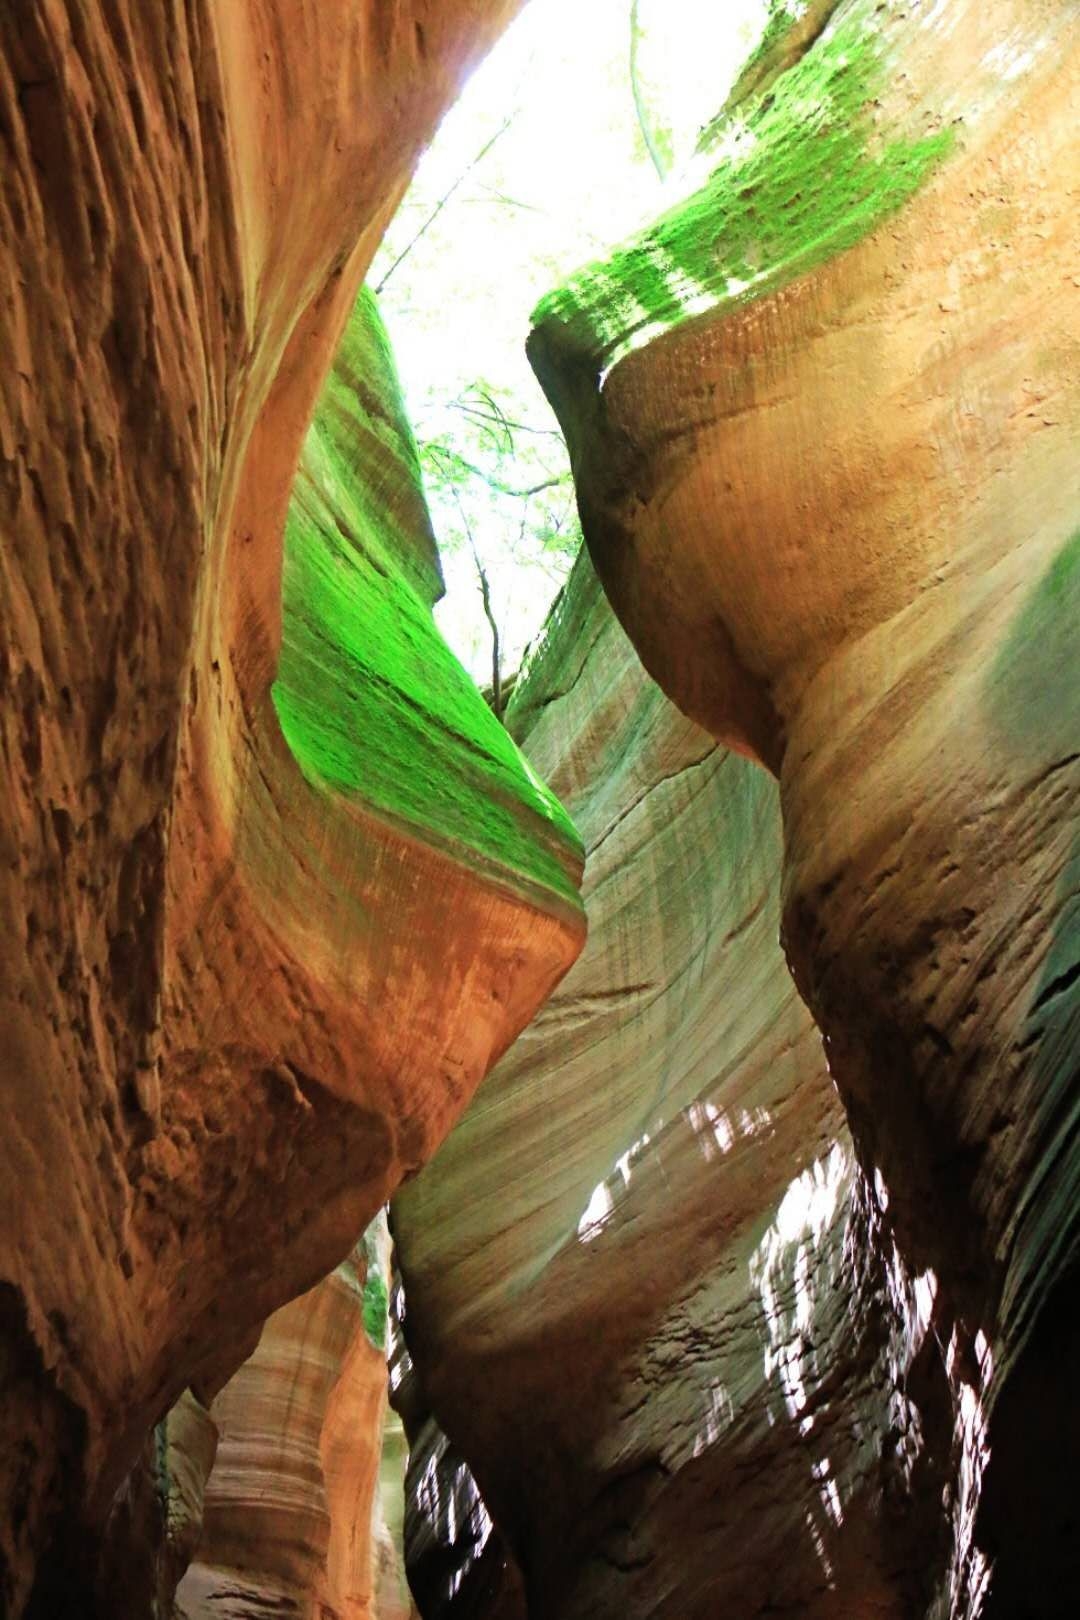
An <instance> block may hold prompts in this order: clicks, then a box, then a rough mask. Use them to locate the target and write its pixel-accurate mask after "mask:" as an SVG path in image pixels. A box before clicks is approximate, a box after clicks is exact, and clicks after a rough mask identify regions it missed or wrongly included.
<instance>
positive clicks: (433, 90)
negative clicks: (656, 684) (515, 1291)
mask: <svg viewBox="0 0 1080 1620" xmlns="http://www.w3.org/2000/svg"><path fill="white" fill-rule="evenodd" d="M513 9H514V7H513V3H512V0H490V3H486V4H481V3H471V0H461V3H453V4H447V3H443V0H440V3H439V4H437V5H436V4H427V3H417V4H414V5H409V6H403V7H395V8H393V9H392V10H388V9H387V8H386V7H384V6H380V5H372V4H369V3H366V0H329V3H327V0H320V3H319V4H318V5H316V4H310V3H303V0H296V3H293V0H289V3H287V4H286V3H283V0H198V3H196V4H193V5H189V6H185V7H180V8H175V7H174V8H165V9H162V8H159V7H154V6H145V5H142V4H129V3H121V4H118V5H111V4H110V5H105V4H102V3H98V0H88V3H86V4H80V5H78V6H66V5H63V4H61V3H59V0H29V3H27V4H25V5H22V4H20V5H18V6H14V7H7V8H4V10H3V12H2V14H0V132H2V140H3V144H4V153H5V156H4V162H3V165H2V170H0V246H2V255H3V258H2V262H3V283H2V285H3V289H4V290H3V293H2V295H0V352H3V354H4V355H5V365H4V368H3V371H2V374H0V522H2V526H3V531H4V536H5V550H4V559H3V569H2V583H0V615H2V622H3V627H4V629H3V640H2V643H0V700H2V701H0V727H2V731H0V736H2V739H3V740H2V746H3V754H4V760H5V766H6V772H7V777H6V785H5V792H4V794H3V799H2V805H0V939H2V941H3V943H2V945H0V950H2V952H3V957H2V971H0V986H2V989H0V994H2V996H3V1010H2V1013H0V1026H2V1064H3V1075H4V1079H5V1081H6V1098H7V1109H6V1114H5V1121H6V1128H5V1131H4V1140H3V1146H2V1148H0V1155H2V1165H0V1279H2V1281H0V1368H2V1377H0V1432H2V1434H3V1437H4V1445H3V1448H2V1450H0V1594H2V1599H0V1601H2V1602H3V1604H4V1605H5V1606H6V1608H7V1610H8V1612H10V1613H11V1614H12V1615H17V1614H19V1613H20V1612H21V1609H22V1607H23V1604H24V1602H25V1600H26V1598H27V1595H28V1593H29V1592H30V1590H31V1587H32V1584H33V1581H34V1572H35V1566H36V1565H37V1563H38V1561H39V1559H41V1558H42V1556H43V1554H44V1552H45V1549H46V1547H47V1545H48V1543H49V1540H50V1537H51V1536H52V1535H53V1534H54V1533H55V1534H56V1535H57V1536H58V1537H59V1541H58V1543H57V1549H58V1550H57V1551H55V1552H54V1553H53V1554H51V1555H49V1556H48V1557H46V1558H45V1559H44V1562H43V1564H42V1580H41V1583H39V1587H38V1591H37V1595H36V1599H35V1602H36V1608H37V1612H38V1613H39V1614H47V1615H49V1616H50V1620H52V1617H53V1616H59V1615H60V1614H61V1613H62V1612H63V1611H64V1605H65V1603H67V1602H68V1595H67V1593H68V1587H69V1586H70V1583H71V1582H73V1583H74V1586H75V1589H76V1590H78V1592H79V1596H78V1602H79V1603H87V1602H89V1601H90V1599H89V1598H87V1597H86V1593H85V1590H84V1587H85V1583H86V1582H87V1581H89V1580H90V1579H91V1575H90V1574H89V1570H90V1567H91V1566H92V1565H93V1563H94V1560H95V1559H96V1557H97V1551H96V1543H97V1540H98V1538H99V1534H100V1531H101V1527H102V1525H103V1523H104V1521H105V1520H106V1518H107V1515H108V1512H109V1508H110V1504H112V1503H113V1501H114V1497H115V1494H116V1492H117V1490H118V1488H119V1487H120V1486H121V1484H122V1482H123V1481H124V1479H125V1476H126V1475H127V1474H128V1472H129V1470H130V1469H131V1468H132V1465H133V1463H134V1462H135V1459H136V1458H137V1456H138V1455H139V1454H140V1448H141V1447H142V1446H143V1443H144V1437H145V1436H146V1435H147V1433H148V1431H149V1429H150V1427H151V1425H152V1424H153V1423H154V1422H155V1421H156V1420H157V1419H159V1418H161V1417H162V1416H163V1414H164V1413H165V1412H166V1411H167V1410H168V1408H169V1407H170V1405H171V1404H172V1403H173V1401H174V1400H175V1398H176V1397H177V1395H178V1394H179V1393H180V1391H181V1390H182V1389H183V1388H184V1387H185V1386H186V1385H188V1384H193V1385H194V1386H195V1387H196V1388H197V1389H198V1390H200V1391H201V1392H202V1393H203V1394H204V1395H205V1396H207V1397H209V1395H210V1394H211V1393H212V1392H213V1389H214V1388H215V1387H216V1386H217V1385H219V1384H220V1383H221V1382H223V1381H224V1379H225V1378H227V1377H228V1375H229V1373H230V1372H231V1371H232V1370H233V1368H235V1366H236V1365H237V1364H238V1363H239V1362H240V1361H241V1360H243V1358H244V1356H245V1355H246V1354H247V1353H248V1351H249V1350H250V1347H251V1344H252V1342H253V1338H254V1336H255V1334H257V1331H258V1326H259V1323H260V1322H261V1320H262V1319H263V1318H264V1317H266V1316H267V1314H268V1313H270V1312H271V1311H272V1310H274V1309H275V1308H276V1307H277V1306H279V1305H280V1304H282V1303H283V1302H284V1301H285V1300H287V1299H289V1298H290V1297H292V1296H295V1295H296V1294H298V1293H299V1292H301V1291H302V1290H303V1289H305V1288H307V1287H309V1286H311V1285H312V1284H313V1283H314V1282H315V1281H316V1280H317V1279H318V1278H319V1277H320V1276H323V1275H325V1273H326V1272H327V1271H328V1270H329V1269H330V1268H331V1267H332V1266H333V1265H334V1264H336V1263H337V1261H339V1260H340V1258H341V1257H342V1255H343V1254H344V1253H345V1252H346V1251H347V1250H348V1248H349V1246H350V1245H351V1244H352V1243H353V1242H354V1241H355V1238H356V1235H357V1233H358V1232H359V1231H360V1230H361V1229H362V1228H363V1226H364V1225H365V1224H366V1222H367V1220H368V1219H369V1218H370V1216H371V1214H372V1213H373V1211H374V1210H375V1209H376V1208H377V1207H378V1206H379V1204H380V1203H382V1202H383V1201H384V1200H385V1198H386V1196H387V1195H388V1193H389V1192H390V1190H391V1189H392V1188H393V1187H394V1186H395V1184H396V1183H397V1181H398V1180H399V1179H400V1178H401V1176H402V1175H404V1174H407V1173H410V1172H411V1171H412V1170H414V1169H415V1168H416V1167H417V1166H418V1165H419V1164H420V1163H422V1162H423V1160H424V1159H425V1158H426V1157H427V1156H428V1155H429V1154H430V1152H431V1150H432V1148H433V1147H434V1145H435V1143H436V1142H437V1141H438V1140H439V1138H440V1136H441V1135H442V1134H443V1133H444V1131H445V1130H446V1129H447V1127H448V1126H449V1124H450V1122H451V1120H452V1119H453V1117H454V1115H455V1114H456V1112H457V1111H458V1110H459V1109H460V1108H461V1106H462V1105H463V1104H464V1102H465V1100H466V1099H467V1096H468V1094H469V1092H470V1091H471V1089H472V1088H473V1086H475V1084H476V1083H477V1081H478V1080H479V1078H480V1076H481V1074H482V1073H483V1071H484V1068H485V1067H486V1065H487V1064H488V1063H489V1062H490V1061H491V1060H492V1058H493V1057H494V1056H495V1055H496V1054H497V1053H498V1051H500V1050H501V1049H502V1048H503V1047H505V1045H506V1044H507V1043H508V1042H509V1041H510V1040H511V1039H512V1037H513V1035H514V1034H515V1033H516V1031H517V1029H518V1028H519V1027H520V1026H521V1024H523V1023H524V1022H525V1021H526V1020H527V1019H528V1017H529V1016H530V1014H531V1013H532V1011H533V1010H534V1008H535V1006H536V1005H537V1003H538V1001H539V1000H540V999H541V998H542V997H543V995H544V994H545V993H546V991H547V989H548V988H549V987H550V984H551V983H552V982H553V981H554V979H555V978H556V977H557V976H558V974H559V973H560V972H561V971H562V970H563V969H564V968H565V966H566V964H567V963H568V961H569V960H571V959H572V956H573V954H574V951H575V949H576V948H577V944H578V941H579V939H580V929H581V925H580V921H579V920H575V919H574V917H573V915H572V908H569V909H568V908H567V906H566V904H565V903H564V902H562V901H560V902H559V903H557V904H556V905H554V906H548V905H547V904H546V903H545V902H544V901H543V900H542V899H540V898H538V894H537V891H536V888H535V886H534V885H533V886H529V885H525V886H522V885H521V884H519V883H518V882H517V879H516V875H515V873H514V872H513V871H510V870H508V871H505V872H501V873H500V872H498V871H492V870H490V869H483V870H481V869H478V867H477V864H476V863H475V862H474V861H472V860H471V859H470V857H469V854H468V852H467V851H465V850H463V849H455V848H448V847H447V846H446V844H445V841H442V842H440V841H435V842H434V843H425V840H424V836H423V829H422V828H417V827H415V826H411V827H405V826H402V825H395V824H393V823H392V822H390V821H388V820H386V819H381V818H380V817H379V815H377V814H373V813H372V812H371V810H370V809H369V808H368V807H365V804H364V801H363V795H362V793H359V794H357V795H355V796H354V797H353V798H352V800H351V801H350V802H343V799H342V797H341V796H340V795H337V796H334V795H331V794H327V793H326V792H323V791H320V790H319V789H318V787H317V785H313V784H312V783H311V782H310V781H308V780H305V779H304V778H303V777H302V776H301V774H300V771H299V770H298V769H297V766H296V764H295V762H294V761H293V759H292V757H291V756H290V754H289V752H288V750H287V749H286V747H285V746H284V743H283V740H282V737H281V733H280V731H279V729H278V726H277V722H276V719H275V716H274V713H273V710H272V707H271V704H270V699H269V687H270V682H271V679H272V677H273V674H274V671H275V667H276V661H277V652H278V642H279V637H280V603H279V597H280V588H279V587H280V555H281V533H282V524H283V520H284V515H285V505H286V502H287V499H288V496H289V490H290V486H291V483H292V478H293V472H294V469H295V466H296V462H297V457H298V454H299V450H300V444H301V439H302V437H303V434H304V432H305V429H306V427H307V423H308V419H309V417H310V414H311V409H312V405H313V402H314V400H315V396H316V393H317V391H318V389H319V387H320V384H321V382H322V379H323V376H324V373H325V372H326V369H327V366H328V364H329V360H330V356H331V354H332V352H333V349H334V346H335V343H336V341H337V338H338V336H339V333H340V332H341V329H342V326H343V323H344V321H345V319H346V317H347V316H348V314H349V312H350V311H351V309H352V307H353V303H354V301H355V296H356V289H357V286H358V283H359V280H360V278H361V276H362V274H363V272H364V269H365V266H366V264H367V262H368V260H369V259H370V255H371V253H372V251H373V250H374V247H375V245H376V243H377V240H378V237H379V234H380V231H381V229H382V227H383V224H384V223H385V220H386V218H387V217H388V215H389V213H390V211H391V210H392V209H393V208H394V206H395V205H396V203H397V200H398V198H399V197H400V195H401V192H402V190H403V188H404V186H405V184H406V182H407V180H408V177H409V174H410V171H411V168H412V166H413V163H414V161H415V158H416V155H417V153H418V152H419V150H420V149H421V147H422V146H423V144H424V142H425V141H426V140H427V139H428V138H429V136H430V134H431V132H432V130H433V129H434V126H435V123H436V121H437V119H438V117H439V115H440V113H441V111H442V110H443V108H444V107H445V106H446V105H447V103H448V101H449V99H450V98H451V96H452V95H453V93H454V90H455V88H456V86H457V84H458V82H459V81H460V78H461V75H462V74H463V73H464V71H465V69H466V66H467V64H468V63H469V62H470V61H471V60H472V59H474V58H475V57H476V55H477V54H478V53H479V52H480V51H481V50H482V48H483V47H484V45H485V44H486V43H487V42H489V41H490V39H491V38H492V37H493V36H494V34H495V32H496V31H497V29H498V27H499V26H500V25H501V24H502V23H503V22H504V21H505V20H506V18H507V17H508V16H509V15H510V13H511V12H512V10H513ZM477 701H479V700H477ZM567 860H568V869H569V867H572V865H573V856H572V853H568V856H567ZM84 1532H85V1535H86V1546H85V1547H83V1546H82V1545H81V1544H80V1537H81V1536H82V1535H83V1533H84ZM72 1571H74V1573H72ZM65 1583H67V1584H65ZM79 1612H80V1614H81V1613H82V1610H81V1609H80V1611H79ZM108 1612H109V1613H110V1614H115V1613H116V1612H117V1610H116V1607H115V1597H113V1598H111V1599H110V1606H109V1610H108Z"/></svg>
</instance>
